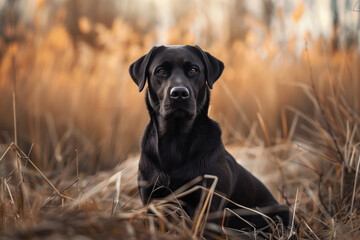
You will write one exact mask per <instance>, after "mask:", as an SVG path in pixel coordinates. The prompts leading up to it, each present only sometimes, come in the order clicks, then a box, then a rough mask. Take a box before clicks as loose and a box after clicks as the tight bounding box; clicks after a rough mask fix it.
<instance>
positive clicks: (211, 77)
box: [195, 45, 224, 89]
mask: <svg viewBox="0 0 360 240" xmlns="http://www.w3.org/2000/svg"><path fill="white" fill-rule="evenodd" d="M195 47H196V48H197V49H198V50H199V51H200V53H201V56H202V58H203V61H204V63H205V67H206V72H205V76H206V81H207V83H208V85H209V88H211V89H212V86H213V84H214V82H215V81H216V80H218V79H219V77H220V76H221V74H222V72H223V70H224V63H223V62H222V61H220V60H219V59H217V58H215V57H214V56H212V55H211V54H210V53H208V52H205V51H203V50H202V49H201V48H200V47H199V46H197V45H196V46H195Z"/></svg>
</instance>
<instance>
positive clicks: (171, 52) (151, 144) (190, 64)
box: [129, 45, 289, 229]
mask: <svg viewBox="0 0 360 240" xmlns="http://www.w3.org/2000/svg"><path fill="white" fill-rule="evenodd" d="M223 70H224V64H223V63H222V62H221V61H219V60H218V59H216V58H215V57H213V56H212V55H211V54H209V53H208V52H205V51H203V50H202V49H201V48H200V47H198V46H189V45H186V46H159V47H153V48H152V49H151V51H150V52H149V53H147V54H146V55H144V56H142V57H141V58H140V59H138V60H137V61H135V62H134V63H133V64H132V65H131V66H130V69H129V72H130V75H131V77H132V79H133V80H134V81H135V83H136V84H137V85H138V87H139V91H142V90H143V88H144V86H145V83H146V80H148V89H147V91H146V105H147V109H148V111H149V114H150V123H149V124H148V126H147V127H146V129H145V132H144V135H143V138H142V142H141V157H140V163H139V174H138V181H139V191H140V197H141V200H142V202H143V204H147V203H148V202H149V200H150V199H151V198H163V197H166V196H167V195H169V194H170V193H171V191H175V190H177V189H178V188H180V187H182V186H183V185H185V184H186V183H188V182H190V181H191V180H193V179H195V178H196V177H198V176H203V175H205V174H209V175H214V176H217V178H218V183H217V185H216V192H217V193H219V194H221V195H222V196H225V197H227V198H229V199H230V200H232V201H234V202H236V203H238V204H241V205H243V206H246V207H249V208H254V209H255V208H262V207H265V208H266V207H267V208H269V206H270V209H271V207H272V206H275V209H276V210H275V211H272V210H271V211H268V212H267V213H266V214H267V215H269V216H270V217H272V218H273V219H279V218H277V217H280V219H281V221H282V222H283V223H284V225H285V226H287V225H288V223H289V211H288V209H287V208H286V209H282V210H281V208H280V210H279V208H276V206H280V205H278V203H277V201H276V200H275V198H274V197H273V196H272V194H271V193H270V191H269V190H268V189H267V188H266V187H265V186H264V185H263V184H262V183H261V182H260V181H259V180H258V179H257V178H256V177H254V176H253V175H252V174H251V173H249V172H248V171H247V170H246V169H244V168H243V167H242V166H240V165H239V164H238V163H237V162H236V161H235V160H234V158H233V157H232V156H231V155H230V154H229V153H228V152H227V151H226V150H225V147H224V144H223V143H222V140H221V129H220V127H219V125H218V124H217V123H216V122H215V121H214V120H212V119H210V118H209V117H208V115H207V113H208V108H209V100H210V91H209V88H210V89H212V87H213V84H214V83H215V81H216V80H217V79H218V78H219V77H220V75H221V73H222V72H223ZM143 182H146V184H140V183H143ZM158 186H163V187H162V188H161V187H160V188H158ZM200 197H201V194H200V193H199V192H197V193H194V194H190V195H189V196H185V197H183V198H182V199H181V200H182V202H183V203H184V208H185V210H186V211H187V212H188V214H189V215H190V216H193V215H194V213H195V210H196V208H197V206H198V204H199V201H200ZM221 199H222V198H220V197H214V199H213V201H212V204H211V211H212V212H215V211H217V210H221V209H223V208H224V204H223V201H221ZM226 207H228V208H232V209H236V208H239V207H237V206H235V205H233V204H230V203H227V205H226ZM243 219H245V220H246V221H247V222H250V223H251V224H253V225H255V226H256V227H257V228H261V227H264V226H266V225H268V223H269V222H268V220H266V219H265V218H264V217H263V216H261V215H257V214H253V212H250V213H249V212H248V214H246V213H245V216H244V215H243ZM246 221H242V220H240V219H239V218H237V220H234V219H232V220H231V223H230V224H229V226H231V227H235V228H238V229H240V228H246V227H249V225H248V224H249V223H246ZM250 229H251V228H250Z"/></svg>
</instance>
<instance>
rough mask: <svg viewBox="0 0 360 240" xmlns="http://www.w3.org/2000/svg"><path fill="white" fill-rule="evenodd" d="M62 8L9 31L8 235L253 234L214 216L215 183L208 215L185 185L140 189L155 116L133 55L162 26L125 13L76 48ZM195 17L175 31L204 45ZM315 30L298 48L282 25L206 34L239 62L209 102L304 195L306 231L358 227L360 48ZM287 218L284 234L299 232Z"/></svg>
mask: <svg viewBox="0 0 360 240" xmlns="http://www.w3.org/2000/svg"><path fill="white" fill-rule="evenodd" d="M62 18H63V16H62V13H61V12H60V13H58V15H57V22H56V24H55V25H54V26H52V28H51V29H50V31H49V32H48V33H46V34H34V31H35V30H36V23H34V24H35V28H34V29H35V30H33V31H30V30H29V31H28V30H26V29H24V27H23V26H22V25H21V24H19V25H17V26H16V29H15V31H17V32H19V31H23V32H24V33H25V36H24V39H25V40H24V41H18V42H16V43H13V44H12V45H10V44H5V42H4V41H2V40H0V50H1V59H0V61H1V65H0V115H1V117H0V125H1V132H0V140H1V145H0V154H1V160H0V177H1V179H0V237H1V239H69V238H72V239H119V238H120V239H122V238H124V239H170V238H171V239H202V236H203V235H204V234H205V236H209V235H210V234H212V233H216V237H215V236H214V238H215V239H239V238H241V236H240V234H239V233H237V232H235V231H230V230H229V229H222V228H217V227H216V226H213V225H209V226H207V227H206V228H205V224H204V223H205V222H206V220H207V217H208V215H207V204H206V203H209V202H210V201H211V196H212V194H213V189H208V190H205V189H204V194H205V195H206V196H207V198H205V200H206V201H205V202H204V203H203V204H200V206H199V213H201V214H200V215H198V217H197V218H195V220H191V219H189V217H188V216H186V214H185V213H184V212H183V211H182V209H181V207H180V205H179V203H178V202H177V201H176V198H173V197H170V198H169V199H165V200H160V201H157V202H153V203H151V204H149V205H148V206H142V204H141V202H140V200H139V197H138V194H137V182H136V174H137V159H138V158H137V156H136V153H137V152H138V150H139V147H138V142H139V139H140V136H141V133H142V131H143V129H144V126H145V124H146V122H147V121H148V116H147V113H146V110H145V106H144V105H145V104H144V100H143V93H142V94H139V93H137V88H136V86H135V85H134V84H133V82H132V81H131V79H130V77H129V76H128V72H127V68H128V66H129V64H130V63H131V62H132V61H134V60H135V59H136V58H138V57H139V56H141V55H142V54H144V53H145V52H147V50H148V49H150V47H151V46H152V44H153V42H154V41H155V39H156V34H155V32H153V31H147V33H146V34H144V31H141V29H140V30H134V29H133V28H132V25H131V23H128V22H125V21H123V20H120V19H117V20H115V21H114V23H113V26H112V28H110V29H107V28H105V27H104V26H102V25H100V24H96V25H94V26H91V27H92V28H93V29H94V31H96V32H97V33H98V35H97V36H98V37H97V39H96V41H98V42H99V43H100V45H101V46H102V48H101V49H95V48H92V47H90V46H88V45H87V44H85V43H83V42H78V43H77V47H76V48H73V45H72V44H73V42H72V41H73V39H72V37H71V36H70V35H69V34H68V33H67V30H66V28H65V27H64V25H63V24H62ZM83 24H84V23H83ZM190 24H191V17H190V18H186V20H184V21H181V22H180V23H179V24H178V26H176V28H173V29H170V30H169V31H170V32H171V36H172V38H170V39H169V44H193V43H194V42H195V40H196V39H195V36H193V35H192V34H191V33H190V32H188V30H187V29H188V28H189V25H190ZM85 25H86V24H85ZM85 30H86V29H85ZM307 41H308V43H309V45H310V46H309V49H308V50H306V49H304V51H303V52H302V55H301V56H299V57H298V58H296V57H294V52H295V50H294V47H293V46H294V42H292V41H290V42H288V43H286V44H285V45H283V46H279V45H277V44H275V43H274V42H273V41H272V37H271V34H269V36H268V37H266V38H265V39H263V40H261V42H260V43H259V42H258V41H256V44H255V43H254V40H253V35H251V32H250V33H249V36H247V37H246V38H245V40H244V41H240V40H234V39H225V40H222V41H217V42H213V43H209V44H207V45H202V46H203V48H205V49H206V50H208V51H209V52H211V53H212V54H213V55H215V56H216V57H218V58H219V59H222V60H223V61H224V63H225V65H226V70H225V72H224V74H223V76H222V77H221V79H220V80H219V82H217V83H216V84H215V89H214V90H213V91H212V102H211V103H212V105H211V113H210V114H211V116H212V117H213V118H215V119H216V120H217V121H219V122H220V124H221V126H222V129H223V138H224V141H225V142H226V143H227V144H228V145H231V146H229V149H230V151H231V153H232V154H233V155H234V156H235V157H236V159H238V161H239V162H240V163H242V164H243V165H245V166H246V167H247V168H248V169H249V170H250V171H251V172H253V173H254V174H255V175H257V176H259V177H260V178H261V179H262V180H263V181H264V182H265V183H266V184H267V185H268V186H269V187H270V189H271V190H272V192H273V193H274V194H275V196H276V198H277V199H278V200H279V201H280V202H281V203H285V204H288V205H289V206H290V207H291V209H292V211H293V212H294V213H295V220H296V221H297V222H298V223H299V226H300V229H299V231H298V233H297V236H296V238H299V239H300V238H310V239H314V238H315V239H336V238H338V239H359V238H360V229H359V228H360V219H359V208H360V205H359V194H360V184H359V179H358V178H359V176H358V172H359V164H360V161H359V158H360V154H359V142H360V132H359V127H360V126H359V123H360V120H359V113H360V109H359V108H360V106H359V102H360V101H359V100H360V99H359V90H360V89H359V87H360V86H359V79H360V73H359V69H360V65H359V55H358V53H357V49H347V50H342V51H337V52H332V51H330V50H328V49H329V44H328V43H327V42H326V41H324V40H314V39H311V38H309V39H308V40H307ZM200 45H201V43H200ZM258 48H261V49H262V50H263V51H265V52H266V53H267V57H266V58H262V57H260V56H258V55H257V54H255V52H256V49H258ZM13 57H15V59H14V60H15V61H12V58H13ZM13 63H15V65H13ZM12 70H16V71H12ZM14 72H15V73H16V76H15V77H16V88H15V89H16V100H17V101H16V108H15V109H16V111H15V112H16V117H17V121H16V123H15V124H14V120H13V116H14V114H13V109H14V108H13V99H14V98H13V86H14V79H15V77H14V75H13V74H14ZM14 126H16V127H17V128H16V131H17V134H16V135H17V139H15V138H14ZM16 135H15V136H16ZM110 168H112V170H109V169H110ZM99 169H102V171H100V170H99ZM106 169H107V170H106ZM177 194H183V193H174V195H175V196H176V195H177ZM149 210H150V211H151V212H152V214H149V213H148V212H149ZM228 214H231V213H228ZM281 228H282V226H277V228H274V231H273V235H272V237H273V238H274V239H287V238H288V237H289V231H288V232H283V231H282V229H281ZM249 234H250V237H252V236H253V235H252V233H249ZM242 237H243V236H242Z"/></svg>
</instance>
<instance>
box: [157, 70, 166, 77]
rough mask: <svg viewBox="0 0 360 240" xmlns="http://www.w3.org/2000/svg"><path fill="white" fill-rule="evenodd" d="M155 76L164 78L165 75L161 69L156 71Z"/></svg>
mask: <svg viewBox="0 0 360 240" xmlns="http://www.w3.org/2000/svg"><path fill="white" fill-rule="evenodd" d="M156 74H158V75H160V76H165V75H166V71H165V70H164V69H162V68H159V69H158V70H156Z"/></svg>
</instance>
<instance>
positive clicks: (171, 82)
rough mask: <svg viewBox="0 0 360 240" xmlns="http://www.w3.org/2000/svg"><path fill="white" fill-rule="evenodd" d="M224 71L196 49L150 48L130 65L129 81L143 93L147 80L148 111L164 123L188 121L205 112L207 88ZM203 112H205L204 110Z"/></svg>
mask: <svg viewBox="0 0 360 240" xmlns="http://www.w3.org/2000/svg"><path fill="white" fill-rule="evenodd" d="M223 70H224V64H223V63H222V62H221V61H219V60H218V59H216V58H215V57H213V56H212V55H211V54H209V53H208V52H205V51H203V50H202V49H201V48H200V47H198V46H189V45H185V46H160V47H153V48H152V49H151V50H150V52H149V53H147V54H146V55H144V56H142V57H141V58H139V59H138V60H137V61H135V62H134V63H133V64H131V66H130V69H129V72H130V75H131V78H132V79H133V80H134V82H135V83H136V84H137V85H138V87H139V91H142V90H143V88H144V86H145V83H146V80H148V86H149V88H148V89H149V91H148V99H147V100H148V105H150V106H148V107H151V108H152V109H151V110H152V111H156V112H158V113H159V114H160V115H161V116H162V117H163V118H164V119H173V118H186V119H191V118H193V117H195V115H196V114H197V113H198V112H200V111H204V110H205V111H206V112H207V107H208V101H209V91H208V87H209V88H212V86H213V84H214V82H215V81H216V80H217V79H218V78H219V77H220V75H221V73H222V71H223ZM204 108H206V109H204Z"/></svg>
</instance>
